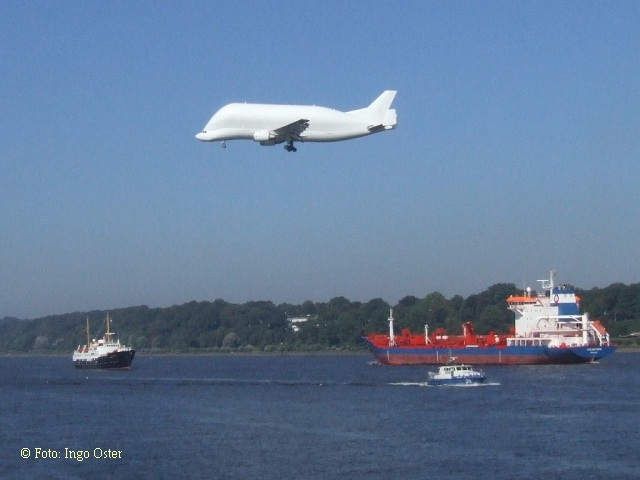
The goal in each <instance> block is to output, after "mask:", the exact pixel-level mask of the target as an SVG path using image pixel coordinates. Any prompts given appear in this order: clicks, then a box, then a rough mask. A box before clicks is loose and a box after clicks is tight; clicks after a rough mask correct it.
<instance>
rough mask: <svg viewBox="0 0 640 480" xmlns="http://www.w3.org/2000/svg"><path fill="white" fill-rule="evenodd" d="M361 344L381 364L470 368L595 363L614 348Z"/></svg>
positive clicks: (368, 342)
mask: <svg viewBox="0 0 640 480" xmlns="http://www.w3.org/2000/svg"><path fill="white" fill-rule="evenodd" d="M365 341H366V342H367V344H368V346H369V349H370V350H371V353H373V356H374V357H375V358H376V360H377V361H378V362H380V363H382V364H384V365H443V364H445V363H447V362H448V361H449V359H450V358H451V357H456V359H457V361H459V362H460V363H468V364H470V365H557V364H576V363H587V362H592V361H596V360H599V359H601V358H603V357H606V356H607V355H610V354H612V353H613V352H614V351H615V349H616V347H615V346H598V347H572V348H571V347H569V348H548V347H544V346H527V347H486V348H479V347H467V348H408V347H378V346H376V345H374V344H372V343H371V342H370V341H369V340H367V339H365Z"/></svg>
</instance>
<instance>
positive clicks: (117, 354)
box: [73, 313, 136, 370]
mask: <svg viewBox="0 0 640 480" xmlns="http://www.w3.org/2000/svg"><path fill="white" fill-rule="evenodd" d="M106 321H107V331H106V333H105V334H104V337H102V338H101V339H99V340H98V341H96V340H95V339H94V340H93V341H90V340H89V339H90V338H91V335H90V333H89V319H88V318H87V344H86V345H83V346H78V348H77V349H76V351H75V352H73V366H74V367H76V368H91V369H121V370H128V369H130V368H131V362H132V361H133V357H134V355H135V354H136V351H135V350H134V349H133V348H130V347H127V346H125V345H121V344H120V340H115V341H114V339H113V336H114V333H113V332H111V329H110V326H109V325H110V323H111V319H110V318H109V314H108V313H107V320H106Z"/></svg>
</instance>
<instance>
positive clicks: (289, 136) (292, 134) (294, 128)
mask: <svg viewBox="0 0 640 480" xmlns="http://www.w3.org/2000/svg"><path fill="white" fill-rule="evenodd" d="M307 128H309V120H306V119H304V118H301V119H300V120H296V121H295V122H293V123H290V124H289V125H285V126H284V127H280V128H276V129H274V130H273V132H274V133H275V134H276V135H277V136H278V137H280V138H281V139H282V140H281V141H285V140H296V141H301V140H302V138H300V135H301V134H302V132H304V131H305V130H306V129H307Z"/></svg>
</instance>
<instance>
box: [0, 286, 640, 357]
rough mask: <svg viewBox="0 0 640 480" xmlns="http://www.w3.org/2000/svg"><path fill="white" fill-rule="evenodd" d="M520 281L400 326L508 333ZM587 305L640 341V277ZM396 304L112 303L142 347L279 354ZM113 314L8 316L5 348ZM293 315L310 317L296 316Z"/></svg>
mask: <svg viewBox="0 0 640 480" xmlns="http://www.w3.org/2000/svg"><path fill="white" fill-rule="evenodd" d="M519 293H520V290H518V289H517V288H516V287H515V285H513V284H504V283H500V284H496V285H493V286H491V287H489V288H488V289H487V290H485V291H484V292H482V293H479V294H476V295H471V296H469V297H467V298H463V297H461V296H459V295H456V296H454V297H452V298H450V299H447V298H445V297H444V296H443V295H441V294H440V293H437V292H436V293H430V294H429V295H427V296H426V297H424V298H417V297H413V296H408V297H405V298H403V299H402V300H400V301H399V302H398V304H397V305H394V306H393V309H394V317H395V320H396V321H395V327H396V333H398V332H399V330H400V329H402V328H409V329H411V330H412V331H414V332H421V331H423V329H424V325H425V324H428V325H429V329H430V330H431V331H433V329H435V328H438V327H444V328H445V329H447V331H449V332H450V333H453V334H460V333H461V331H462V327H461V325H462V323H463V322H466V321H473V322H474V323H475V326H476V331H477V332H478V333H488V332H489V331H491V330H493V331H495V332H499V333H506V332H508V331H509V327H510V326H511V325H512V324H513V313H511V312H510V311H509V310H508V309H507V308H506V302H505V299H506V298H508V297H509V296H510V295H516V294H519ZM577 293H578V295H579V296H580V297H581V299H582V307H583V311H587V312H589V314H590V315H591V318H598V319H600V320H601V321H602V322H603V323H604V325H605V326H606V327H607V329H608V330H609V332H610V334H611V335H612V337H614V338H616V341H617V343H619V344H621V345H630V346H636V345H640V337H637V336H631V334H632V333H634V332H640V283H636V284H632V285H624V284H621V283H616V284H612V285H610V286H609V287H606V288H594V289H591V290H579V289H578V290H577ZM389 307H390V305H389V304H388V303H387V302H385V301H384V300H381V299H374V300H371V301H369V302H366V303H362V302H351V301H349V300H347V299H346V298H344V297H336V298H333V299H331V300H330V301H329V302H326V303H313V302H311V301H306V302H304V303H303V304H301V305H291V304H280V305H275V304H274V303H272V302H269V301H257V302H248V303H245V304H242V305H239V304H233V303H228V302H225V301H224V300H215V301H214V302H190V303H185V304H184V305H176V306H172V307H168V308H149V307H147V306H138V307H129V308H121V309H115V310H111V311H110V312H109V313H110V315H111V318H112V319H113V323H112V325H113V326H112V330H113V331H115V332H116V333H117V334H118V336H119V338H120V341H121V342H122V343H125V344H127V345H131V346H133V347H134V348H136V349H137V350H138V351H141V352H191V353H198V352H202V353H212V352H247V353H250V352H277V351H317V350H363V349H364V348H365V346H364V344H363V342H362V340H361V338H360V337H361V336H362V335H363V334H365V333H371V332H381V333H386V332H387V331H388V323H387V318H388V316H389ZM106 313H107V312H106V311H91V312H75V313H68V314H64V315H55V316H48V317H43V318H38V319H33V320H19V319H15V318H4V319H2V320H0V352H4V353H70V352H71V351H72V350H73V349H74V348H76V347H77V346H78V345H80V344H85V343H86V333H85V325H86V319H87V318H88V319H89V320H90V323H91V336H92V338H98V337H101V336H102V335H103V334H104V331H105V317H106ZM291 318H298V319H300V318H304V319H306V321H302V322H295V323H292V322H291V321H290V319H291Z"/></svg>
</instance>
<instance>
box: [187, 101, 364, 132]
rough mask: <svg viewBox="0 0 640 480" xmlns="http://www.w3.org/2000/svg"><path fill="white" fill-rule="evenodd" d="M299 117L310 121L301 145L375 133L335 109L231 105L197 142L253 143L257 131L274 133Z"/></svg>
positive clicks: (360, 120) (218, 115) (258, 104)
mask: <svg viewBox="0 0 640 480" xmlns="http://www.w3.org/2000/svg"><path fill="white" fill-rule="evenodd" d="M300 118H306V119H309V120H311V121H310V122H309V128H307V129H306V130H305V131H304V132H303V133H301V134H300V140H299V141H302V142H337V141H340V140H349V139H351V138H357V137H363V136H365V135H369V134H371V133H372V132H371V131H369V130H368V128H367V127H368V126H369V122H367V121H366V119H364V118H359V117H356V116H353V115H350V114H348V113H345V112H341V111H339V110H334V109H332V108H326V107H317V106H307V105H269V104H260V103H230V104H229V105H226V106H224V107H222V108H221V109H220V110H218V111H217V112H216V114H215V115H214V116H213V118H212V119H211V121H210V122H209V124H208V125H207V128H206V132H207V133H206V134H204V132H201V134H198V135H199V136H198V139H199V140H203V141H209V142H211V141H220V140H254V136H255V134H256V132H260V131H267V132H268V131H272V130H274V129H277V128H278V127H281V126H282V125H288V124H290V123H293V122H295V121H296V120H298V119H300Z"/></svg>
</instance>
